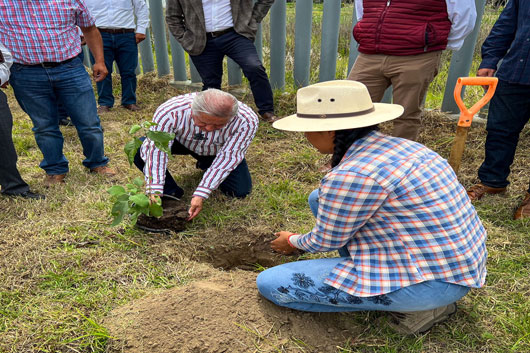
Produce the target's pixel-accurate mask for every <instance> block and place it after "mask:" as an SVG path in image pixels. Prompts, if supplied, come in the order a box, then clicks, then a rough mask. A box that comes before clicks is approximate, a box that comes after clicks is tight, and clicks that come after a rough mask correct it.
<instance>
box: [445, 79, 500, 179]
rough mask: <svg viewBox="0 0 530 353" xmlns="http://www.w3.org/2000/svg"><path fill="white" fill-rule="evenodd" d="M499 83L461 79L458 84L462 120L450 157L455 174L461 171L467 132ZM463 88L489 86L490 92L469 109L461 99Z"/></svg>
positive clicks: (487, 80) (495, 80)
mask: <svg viewBox="0 0 530 353" xmlns="http://www.w3.org/2000/svg"><path fill="white" fill-rule="evenodd" d="M497 81H498V79H497V77H459V78H458V81H457V82H456V86H455V92H454V95H455V101H456V104H457V105H458V108H459V109H460V118H459V119H458V126H457V127H456V135H455V139H454V141H453V147H452V148H451V155H450V156H449V164H450V165H451V167H453V170H454V171H455V173H458V169H460V162H461V161H462V155H463V154H464V148H465V147H466V139H467V132H468V131H469V127H470V126H471V122H472V121H473V116H474V115H475V114H476V113H478V111H479V110H480V108H482V107H483V106H485V105H486V103H488V102H489V101H490V99H491V97H493V94H494V93H495V88H496V87H497ZM462 86H487V87H488V90H487V91H486V94H485V95H484V97H482V98H481V99H480V100H479V101H478V102H477V103H475V105H473V106H472V107H471V108H469V109H467V108H466V106H465V104H464V102H463V101H462V97H461V92H462Z"/></svg>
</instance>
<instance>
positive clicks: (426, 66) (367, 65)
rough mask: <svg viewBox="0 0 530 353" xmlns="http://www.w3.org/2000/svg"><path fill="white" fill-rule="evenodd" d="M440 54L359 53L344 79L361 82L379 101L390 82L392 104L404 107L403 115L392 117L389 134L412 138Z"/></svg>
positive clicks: (417, 128) (415, 132)
mask: <svg viewBox="0 0 530 353" xmlns="http://www.w3.org/2000/svg"><path fill="white" fill-rule="evenodd" d="M441 54H442V52H441V51H435V52H429V53H425V54H419V55H409V56H391V55H381V54H375V55H368V54H362V53H361V54H359V56H358V57H357V60H356V61H355V64H354V65H353V67H352V70H351V72H350V74H349V75H348V79H349V80H355V81H359V82H362V83H364V84H365V85H366V87H367V88H368V91H369V92H370V96H371V98H372V101H373V102H380V101H381V99H382V98H383V95H384V93H385V90H386V89H387V88H388V87H389V86H390V85H392V89H393V103H395V104H399V105H402V106H403V108H405V111H404V112H403V115H402V116H401V117H399V118H398V119H396V120H394V129H393V131H392V135H393V136H397V137H403V138H407V139H409V140H416V139H417V138H418V134H419V131H420V126H421V111H422V105H423V100H424V98H425V94H426V92H427V88H429V84H430V83H431V81H432V80H433V79H434V77H435V76H436V75H437V74H438V67H439V65H440V57H441Z"/></svg>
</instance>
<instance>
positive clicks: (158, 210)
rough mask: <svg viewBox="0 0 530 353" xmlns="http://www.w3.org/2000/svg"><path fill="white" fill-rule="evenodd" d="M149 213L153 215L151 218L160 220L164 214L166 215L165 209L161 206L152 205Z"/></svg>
mask: <svg viewBox="0 0 530 353" xmlns="http://www.w3.org/2000/svg"><path fill="white" fill-rule="evenodd" d="M149 213H150V214H151V216H153V217H157V218H158V217H160V216H162V214H163V213H164V209H163V208H162V206H161V205H159V204H156V203H152V204H151V205H149Z"/></svg>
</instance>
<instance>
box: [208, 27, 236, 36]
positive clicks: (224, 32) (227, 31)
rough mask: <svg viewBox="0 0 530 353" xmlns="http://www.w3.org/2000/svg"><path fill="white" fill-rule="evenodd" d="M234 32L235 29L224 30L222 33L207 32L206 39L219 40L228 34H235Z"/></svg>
mask: <svg viewBox="0 0 530 353" xmlns="http://www.w3.org/2000/svg"><path fill="white" fill-rule="evenodd" d="M233 31H234V27H230V28H227V29H223V30H222V31H217V32H206V37H208V38H217V37H220V36H222V35H223V34H227V33H230V32H233Z"/></svg>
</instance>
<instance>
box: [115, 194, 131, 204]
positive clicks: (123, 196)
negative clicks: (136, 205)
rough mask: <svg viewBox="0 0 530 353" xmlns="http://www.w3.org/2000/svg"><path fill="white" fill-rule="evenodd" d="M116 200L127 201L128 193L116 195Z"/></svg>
mask: <svg viewBox="0 0 530 353" xmlns="http://www.w3.org/2000/svg"><path fill="white" fill-rule="evenodd" d="M116 200H117V201H127V202H129V194H128V193H124V194H121V195H118V197H117V198H116Z"/></svg>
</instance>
